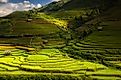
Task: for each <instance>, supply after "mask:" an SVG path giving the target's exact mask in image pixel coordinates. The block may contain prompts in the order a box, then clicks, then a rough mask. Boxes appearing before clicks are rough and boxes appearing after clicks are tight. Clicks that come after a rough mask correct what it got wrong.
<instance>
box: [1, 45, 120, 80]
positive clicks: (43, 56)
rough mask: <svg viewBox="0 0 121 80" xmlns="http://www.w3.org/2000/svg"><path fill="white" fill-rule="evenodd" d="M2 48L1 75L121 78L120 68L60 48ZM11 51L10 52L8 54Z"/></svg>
mask: <svg viewBox="0 0 121 80" xmlns="http://www.w3.org/2000/svg"><path fill="white" fill-rule="evenodd" d="M0 50H1V51H0V56H1V57H0V72H1V75H9V74H11V75H16V76H17V75H20V74H22V75H23V74H24V75H32V74H33V75H36V74H37V75H38V77H39V75H41V76H42V75H46V76H48V77H47V78H46V77H45V78H46V79H48V78H52V76H55V77H56V76H59V75H61V76H66V77H65V79H66V78H67V79H68V80H69V79H70V77H69V76H71V77H72V78H73V79H79V80H81V79H84V78H87V79H88V78H89V79H91V78H96V77H100V76H101V75H103V76H104V77H105V76H106V75H108V76H109V77H110V78H112V79H121V76H120V71H118V70H112V69H110V68H108V67H106V66H104V65H102V64H98V63H92V62H88V61H86V60H76V59H73V58H70V57H68V56H67V55H65V53H63V52H61V51H59V50H58V49H42V50H41V51H39V52H37V53H35V52H33V51H31V52H27V51H25V50H21V49H17V47H16V46H1V49H0ZM9 51H10V54H8V53H9ZM34 53H35V54H36V55H35V54H34ZM7 54H8V55H7ZM33 72H34V73H33ZM105 72H108V73H109V74H106V73H105ZM112 72H115V74H112ZM49 75H51V77H50V76H49ZM9 76H10V75H9ZM55 77H53V78H55ZM2 78H4V77H2ZM30 78H31V77H30ZM61 78H62V77H61Z"/></svg>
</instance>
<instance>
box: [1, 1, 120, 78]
mask: <svg viewBox="0 0 121 80" xmlns="http://www.w3.org/2000/svg"><path fill="white" fill-rule="evenodd" d="M86 1H87V0H86ZM79 2H80V1H79ZM89 2H90V1H89ZM71 3H74V4H75V3H78V0H73V1H71V2H69V3H67V4H66V5H67V6H68V5H70V4H71ZM94 4H95V3H94ZM66 5H64V6H66ZM64 6H63V7H64ZM77 7H78V8H77ZM64 9H65V8H64ZM70 9H71V10H70ZM61 10H62V9H60V11H58V12H51V13H47V12H45V13H44V12H38V14H36V15H35V16H34V18H32V19H31V18H28V17H27V15H26V13H24V12H23V13H21V14H22V15H19V14H20V13H19V12H18V13H14V14H12V15H11V16H8V17H5V18H1V19H0V79H1V80H2V79H3V80H6V79H10V80H13V79H15V80H20V79H21V80H35V79H36V80H40V79H42V80H51V79H52V80H121V55H120V54H121V38H120V33H121V32H120V30H121V26H120V25H121V23H120V22H121V18H120V16H118V15H120V13H121V11H120V7H119V6H118V7H113V8H111V9H110V10H109V11H106V13H104V14H101V15H100V16H99V17H98V16H97V14H96V16H95V17H96V18H95V19H92V20H91V21H89V22H87V23H85V24H83V25H84V26H86V27H91V28H94V31H93V32H92V34H90V35H88V36H86V37H84V38H83V40H82V39H77V38H75V39H73V37H72V36H73V35H72V34H73V33H69V32H68V28H67V24H68V20H71V19H73V18H75V17H78V16H84V17H86V18H88V17H87V16H85V15H86V14H87V13H90V12H92V9H89V8H85V9H83V8H80V5H73V6H68V7H67V8H66V9H65V10H62V11H61ZM94 11H95V10H94ZM112 11H113V12H112ZM62 13H63V14H62ZM15 15H16V18H14V16H15ZM18 15H19V16H18ZM60 15H62V16H60ZM74 15H76V16H74ZM83 25H82V26H83ZM82 26H81V27H82ZM81 27H79V28H78V29H80V28H81ZM100 28H101V29H100ZM79 31H81V30H79ZM70 37H71V38H70ZM75 37H76V36H75Z"/></svg>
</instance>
